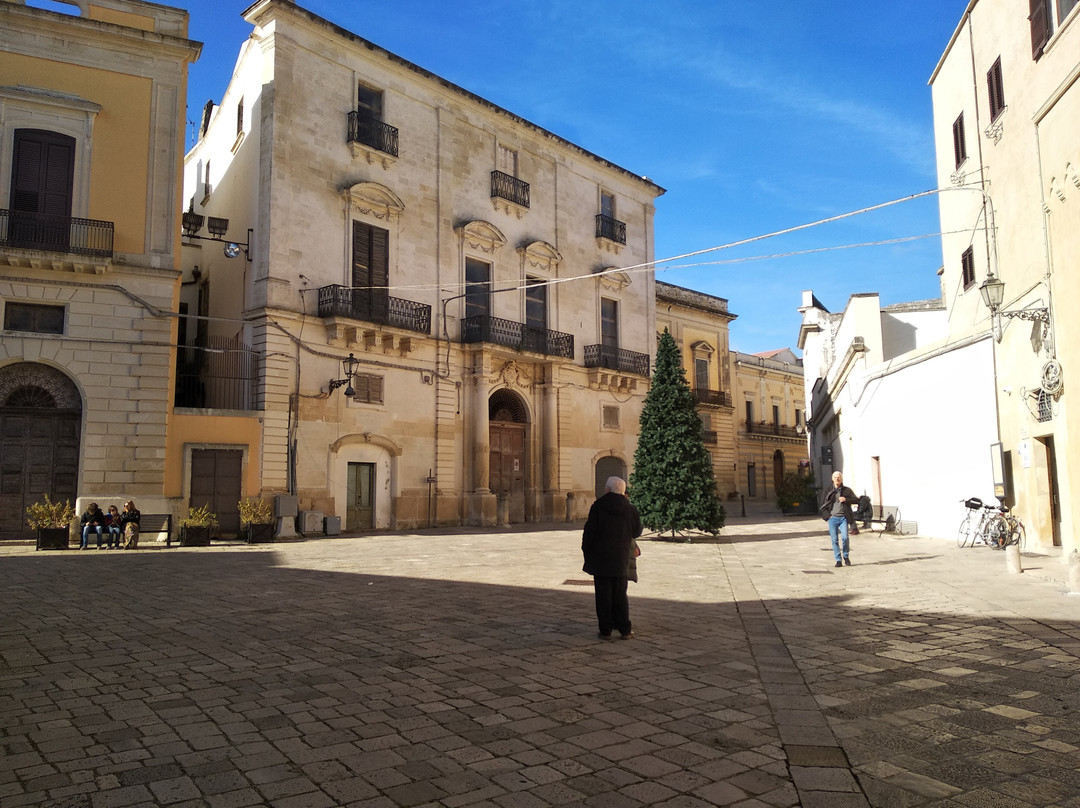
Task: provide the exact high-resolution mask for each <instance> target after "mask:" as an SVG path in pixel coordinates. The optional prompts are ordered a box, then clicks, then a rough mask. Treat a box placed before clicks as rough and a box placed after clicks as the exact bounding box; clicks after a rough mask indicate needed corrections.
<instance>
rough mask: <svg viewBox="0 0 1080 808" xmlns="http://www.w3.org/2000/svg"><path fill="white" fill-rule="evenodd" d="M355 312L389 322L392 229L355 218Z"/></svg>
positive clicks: (371, 319)
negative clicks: (388, 291)
mask: <svg viewBox="0 0 1080 808" xmlns="http://www.w3.org/2000/svg"><path fill="white" fill-rule="evenodd" d="M352 261H353V265H352V285H353V292H352V308H353V316H354V317H356V318H357V319H359V320H368V321H369V322H375V323H383V322H386V319H387V315H388V307H389V301H390V298H389V296H388V295H387V292H386V287H387V286H388V285H389V283H390V231H388V230H383V229H382V228H381V227H372V226H371V225H370V224H367V223H366V222H356V221H354V222H353V255H352Z"/></svg>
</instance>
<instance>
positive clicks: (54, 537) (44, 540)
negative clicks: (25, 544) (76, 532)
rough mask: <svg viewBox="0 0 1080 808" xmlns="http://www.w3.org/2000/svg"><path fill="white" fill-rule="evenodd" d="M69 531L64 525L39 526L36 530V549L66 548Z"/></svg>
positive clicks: (69, 536) (69, 535)
mask: <svg viewBox="0 0 1080 808" xmlns="http://www.w3.org/2000/svg"><path fill="white" fill-rule="evenodd" d="M70 538H71V531H70V530H69V529H68V528H66V527H41V528H38V532H37V547H36V548H35V549H37V550H66V549H67V548H68V546H69V545H68V540H69V539H70Z"/></svg>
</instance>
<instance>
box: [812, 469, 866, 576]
mask: <svg viewBox="0 0 1080 808" xmlns="http://www.w3.org/2000/svg"><path fill="white" fill-rule="evenodd" d="M832 483H833V484H832V488H830V489H829V490H828V491H826V492H825V501H824V502H823V503H822V505H821V515H822V516H823V517H825V518H826V519H827V520H828V521H829V538H830V539H831V540H832V551H833V558H834V559H835V560H836V566H838V567H842V566H844V565H845V564H847V565H848V566H849V567H850V566H851V559H850V558H848V523H849V522H853V521H855V516H854V514H853V513H852V510H851V508H852V506H853V505H855V504H857V503H858V501H859V498H858V497H857V496H855V492H854V491H852V490H851V489H850V488H848V487H847V486H846V485H844V475H843V474H841V473H840V472H839V471H834V472H833V475H832Z"/></svg>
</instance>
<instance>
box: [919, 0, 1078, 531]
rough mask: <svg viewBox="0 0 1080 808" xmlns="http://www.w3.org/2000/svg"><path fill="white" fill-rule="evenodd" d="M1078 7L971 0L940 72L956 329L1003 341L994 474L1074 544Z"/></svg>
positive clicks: (939, 122) (1020, 506) (940, 161)
mask: <svg viewBox="0 0 1080 808" xmlns="http://www.w3.org/2000/svg"><path fill="white" fill-rule="evenodd" d="M1029 5H1030V7H1029ZM1077 5H1078V4H1077V3H1076V0H1032V2H1031V3H1030V4H1024V5H1023V6H1020V5H1018V4H1016V3H1013V2H1006V0H972V2H970V3H969V4H968V6H967V9H966V10H965V12H964V15H963V17H962V18H961V19H960V21H959V23H958V25H957V27H956V30H955V32H954V33H953V36H952V39H951V40H950V42H949V44H948V47H947V48H946V50H945V53H944V54H943V55H942V57H941V60H940V62H939V63H938V65H937V67H936V69H935V70H934V72H933V75H932V76H931V79H930V85H931V87H932V90H933V102H934V118H935V137H936V144H937V169H938V177H939V186H940V187H941V188H943V189H947V190H945V191H942V193H941V194H940V200H941V201H940V210H941V229H942V232H943V233H944V234H945V235H943V237H942V250H943V257H944V269H943V290H944V295H945V304H946V307H947V309H948V313H949V318H948V319H949V330H950V336H951V337H952V338H953V339H964V338H967V337H968V336H969V335H971V334H973V333H978V332H982V333H984V334H986V333H989V334H991V335H992V337H993V340H994V344H993V355H992V364H993V370H992V373H993V383H992V394H991V396H992V402H993V405H994V406H995V408H996V413H997V418H996V420H997V423H996V433H997V434H996V436H994V438H993V441H992V446H993V447H994V448H993V449H992V448H991V446H987V447H986V448H985V449H984V450H983V451H985V453H986V455H985V456H986V457H987V464H988V469H987V476H988V478H989V480H988V482H991V483H992V484H993V485H994V486H995V488H996V491H995V493H998V494H1000V495H1002V496H1003V497H1004V498H1005V500H1006V502H1008V503H1009V504H1011V505H1014V506H1015V507H1016V509H1017V512H1018V513H1019V514H1020V515H1021V516H1022V518H1023V519H1024V522H1025V524H1026V528H1027V536H1028V542H1029V543H1030V542H1032V541H1033V540H1034V542H1035V543H1036V544H1037V545H1041V546H1046V547H1050V546H1055V545H1060V546H1062V547H1064V548H1066V549H1069V548H1075V547H1076V541H1075V531H1076V525H1077V519H1078V517H1080V513H1078V511H1077V507H1078V506H1077V498H1076V497H1075V496H1073V491H1074V488H1075V485H1076V481H1077V480H1080V457H1078V455H1077V452H1076V451H1074V450H1073V449H1074V447H1075V446H1076V445H1077V442H1078V440H1080V436H1078V434H1077V429H1078V427H1080V403H1078V402H1077V396H1076V392H1075V389H1073V388H1072V387H1071V386H1070V384H1071V382H1075V381H1076V380H1077V379H1078V378H1080V358H1078V356H1080V350H1078V349H1080V326H1077V324H1076V318H1075V317H1071V316H1069V315H1068V309H1069V305H1070V303H1071V302H1073V301H1076V300H1078V299H1080V280H1078V277H1080V266H1078V264H1080V139H1078V138H1077V134H1076V133H1077V132H1078V131H1080V84H1078V81H1077V80H1078V78H1080V9H1078V8H1077ZM1000 284H1003V287H1002V286H1001V285H1000ZM987 292H996V296H991V297H990V298H989V303H990V307H989V308H988V305H987V300H986V298H985V296H984V294H985V293H987ZM1070 389H1073V392H1072V393H1070ZM950 392H951V394H954V395H955V394H959V395H964V393H965V392H966V391H963V390H957V391H950Z"/></svg>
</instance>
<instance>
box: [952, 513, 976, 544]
mask: <svg viewBox="0 0 1080 808" xmlns="http://www.w3.org/2000/svg"><path fill="white" fill-rule="evenodd" d="M969 542H970V543H973V542H971V519H970V518H969V517H967V516H965V517H964V521H963V522H961V523H960V528H959V530H957V531H956V546H957V547H967V546H968V543H969Z"/></svg>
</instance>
